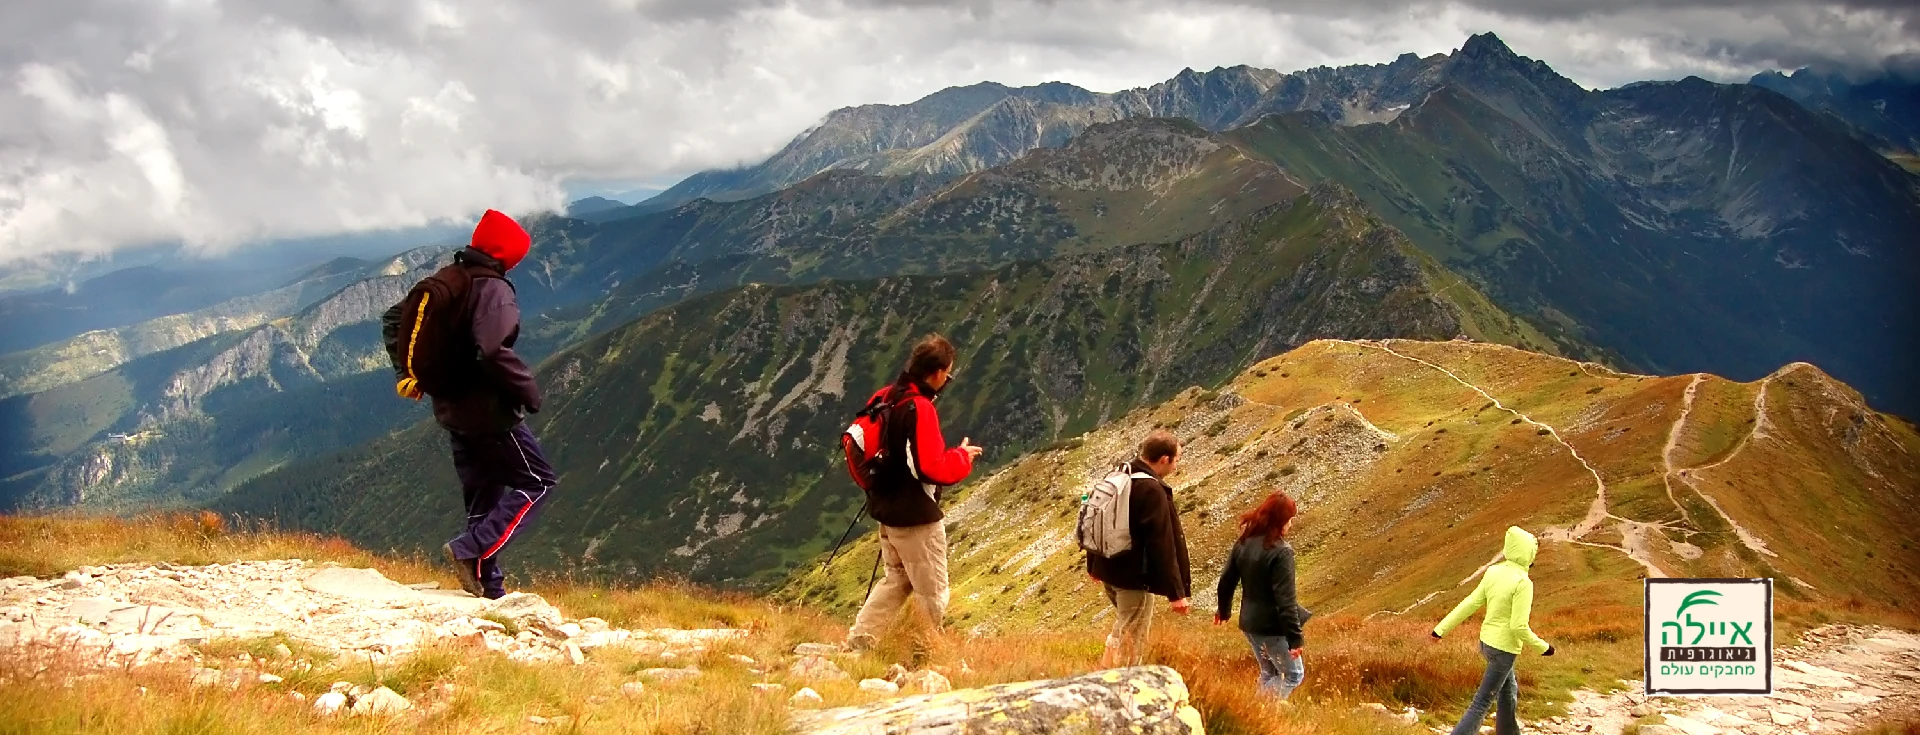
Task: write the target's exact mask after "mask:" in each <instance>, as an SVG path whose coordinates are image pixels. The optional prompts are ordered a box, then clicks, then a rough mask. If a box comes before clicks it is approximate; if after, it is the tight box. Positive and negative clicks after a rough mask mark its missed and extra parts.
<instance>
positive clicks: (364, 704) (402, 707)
mask: <svg viewBox="0 0 1920 735" xmlns="http://www.w3.org/2000/svg"><path fill="white" fill-rule="evenodd" d="M412 707H413V703H412V702H408V701H407V698H406V697H402V696H400V693H399V692H395V691H394V690H392V689H388V688H386V687H380V688H379V689H375V690H373V691H371V692H367V693H366V694H365V695H363V696H359V697H355V698H354V701H353V714H355V715H363V716H364V715H375V716H384V715H396V714H399V713H401V712H405V711H407V710H408V709H410V708H412Z"/></svg>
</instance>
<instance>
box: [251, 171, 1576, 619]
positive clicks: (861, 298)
mask: <svg viewBox="0 0 1920 735" xmlns="http://www.w3.org/2000/svg"><path fill="white" fill-rule="evenodd" d="M1442 275H1444V274H1443V273H1442V272H1441V271H1440V269H1439V268H1438V266H1437V265H1435V264H1433V263H1432V262H1431V261H1430V260H1429V259H1426V258H1425V257H1424V256H1422V255H1421V254H1420V253H1419V252H1418V251H1417V250H1415V249H1414V248H1412V247H1411V245H1410V244H1409V243H1408V242H1407V240H1406V239H1405V238H1404V236H1402V235H1400V234H1399V233H1398V232H1397V231H1394V230H1392V229H1391V228H1388V227H1385V226H1384V225H1383V223H1381V222H1380V221H1379V220H1378V219H1377V218H1375V217H1373V216H1372V215H1371V214H1370V213H1368V212H1367V211H1366V209H1365V207H1364V206H1362V205H1361V204H1360V203H1359V201H1358V200H1357V199H1355V198H1354V197H1353V196H1352V195H1351V194H1350V193H1347V192H1345V191H1344V190H1342V189H1339V188H1338V187H1322V188H1320V189H1316V190H1315V191H1314V192H1313V193H1312V194H1311V195H1302V196H1301V197H1299V198H1297V199H1295V200H1294V201H1292V202H1290V203H1288V204H1286V205H1282V206H1278V207H1274V208H1269V209H1267V210H1263V211H1261V212H1259V213H1255V214H1254V215H1251V216H1250V217H1248V218H1247V219H1245V220H1242V221H1238V222H1230V223H1227V224H1223V225H1219V226H1216V227H1214V228H1212V229H1209V230H1208V231H1206V232H1205V233H1202V234H1199V235H1194V236H1190V237H1187V238H1183V239H1181V240H1178V241H1175V242H1172V243H1169V244H1149V245H1139V246H1130V247H1124V248H1110V249H1106V250H1101V251H1099V252H1094V253H1087V254H1077V255H1066V256H1059V257H1056V258H1053V259H1049V260H1044V261H1038V262H1030V263H1023V264H1018V265H1012V266H1006V267H1003V268H999V269H996V270H991V271H983V272H976V273H970V274H950V275H937V276H914V277H894V278H886V279H880V280H876V281H854V282H834V283H826V284H820V285H815V286H808V287H767V286H749V287H746V288H743V289H738V290H733V291H728V292H723V293H720V294H715V295H711V296H706V297H702V298H697V299H695V300H692V301H689V302H687V303H684V304H681V305H679V306H675V307H672V308H668V309H665V310H662V311H660V312H657V313H655V314H652V315H649V316H647V317H645V318H642V319H641V320H639V321H637V322H635V323H633V324H631V325H629V326H626V327H623V328H621V329H619V330H616V331H615V332H612V333H610V334H608V335H605V336H603V337H599V338H595V339H592V340H589V341H588V342H586V343H584V344H582V345H580V346H578V347H575V348H572V349H569V350H567V351H565V352H562V353H561V354H559V355H556V356H555V357H554V358H553V359H551V360H549V361H548V362H547V363H546V365H545V366H544V367H543V369H542V378H543V380H544V381H545V385H547V386H548V387H549V390H550V391H552V393H553V397H552V398H551V399H550V400H549V408H548V409H547V411H545V412H544V413H543V414H542V415H541V416H540V417H539V420H538V421H536V423H535V431H536V432H537V433H538V434H539V435H540V436H541V437H542V439H543V441H544V442H545V443H546V445H547V447H548V450H549V453H550V455H551V458H552V460H553V461H554V463H555V466H556V468H557V469H558V470H559V471H560V474H561V479H560V488H561V489H560V491H559V493H560V494H559V495H558V496H556V500H555V501H554V504H553V505H552V506H551V508H550V510H549V511H548V512H547V515H546V519H545V520H544V521H543V523H542V526H541V529H540V530H539V531H537V532H536V533H535V534H534V535H533V536H531V537H529V538H528V539H527V540H526V542H525V543H526V546H525V547H524V550H523V551H522V552H520V553H521V554H522V555H523V558H529V557H530V558H531V559H533V560H534V561H535V563H538V564H541V565H544V566H547V567H549V568H559V567H565V568H571V569H578V570H580V571H586V572H591V573H596V574H605V575H612V576H618V577H644V576H649V575H653V574H659V573H663V572H673V573H683V574H687V575H690V576H692V577H694V578H696V579H701V580H707V581H713V582H722V583H731V584H766V583H771V582H773V581H775V580H778V579H780V578H781V576H782V575H783V574H785V573H786V571H787V570H789V569H790V568H791V567H793V566H794V565H796V564H798V563H800V562H802V561H803V560H805V559H808V558H810V557H811V556H812V555H813V554H814V553H816V552H818V551H820V550H821V549H822V548H823V546H824V545H825V544H827V543H829V542H830V541H831V538H832V534H834V533H836V532H837V531H838V530H839V526H840V524H844V523H845V522H846V520H847V519H848V518H849V517H850V516H851V514H852V513H853V512H854V510H855V508H856V506H857V504H858V494H857V493H856V492H852V491H851V489H850V488H849V487H848V486H847V484H846V482H845V481H844V480H842V479H841V477H840V475H841V473H843V472H844V471H843V470H842V469H841V468H839V467H837V466H836V465H835V457H834V454H835V452H837V451H838V450H837V440H836V439H835V437H836V436H837V435H838V433H839V431H840V429H841V428H844V422H845V421H846V420H847V416H848V415H849V413H850V412H851V411H852V410H854V408H855V407H857V405H858V404H859V403H860V402H861V401H863V400H864V399H865V397H866V393H867V391H869V390H871V389H873V388H877V387H878V386H879V385H882V384H884V382H886V381H888V380H890V379H891V378H892V376H893V374H894V372H895V371H896V370H898V368H899V361H900V360H901V359H902V356H901V351H902V350H903V349H905V347H906V345H908V344H910V343H911V341H912V340H913V339H915V338H917V336H918V335H920V334H922V333H924V332H926V331H929V330H941V331H944V332H946V333H948V334H949V335H950V336H952V337H953V338H954V339H955V340H956V341H957V342H958V343H959V344H960V345H962V346H963V349H964V351H965V356H964V358H963V362H962V372H963V374H964V375H965V376H966V377H965V378H964V380H963V382H961V383H960V384H959V385H958V386H957V387H956V388H954V389H952V390H951V391H950V393H949V395H947V396H945V397H943V399H942V402H941V406H942V414H943V417H944V420H945V422H946V425H947V427H948V434H949V435H950V436H951V437H952V438H953V440H955V441H957V440H958V439H959V438H960V437H962V436H971V437H973V438H974V439H975V440H976V441H977V442H980V443H982V444H984V445H985V446H988V447H990V452H991V453H990V454H989V455H988V457H987V460H986V461H988V462H996V461H1004V460H1001V459H999V458H1007V459H1010V458H1012V457H1014V456H1015V455H1017V453H1018V452H1019V451H1021V450H1022V449H1024V448H1026V447H1030V446H1035V445H1037V444H1040V443H1044V442H1047V441H1051V440H1053V439H1055V438H1058V437H1062V436H1072V435H1075V434H1078V433H1080V432H1083V431H1086V430H1088V429H1091V428H1093V427H1095V426H1098V425H1100V424H1101V423H1103V422H1105V421H1107V420H1109V419H1111V418H1113V417H1117V416H1121V415H1124V414H1125V413H1126V412H1128V411H1129V410H1132V409H1133V408H1134V407H1136V406H1140V405H1147V404H1151V403H1154V402H1157V401H1159V400H1161V399H1163V398H1165V397H1166V396H1169V395H1172V394H1173V392H1175V391H1177V390H1179V389H1180V388H1182V387H1184V386H1187V385H1192V384H1196V383H1198V384H1210V383H1214V382H1217V381H1219V380H1223V379H1225V378H1227V377H1229V376H1231V375H1232V374H1233V373H1234V372H1236V371H1237V370H1238V369H1240V368H1241V367H1243V366H1245V365H1248V364H1250V363H1252V362H1253V361H1256V360H1259V359H1262V358H1264V357H1267V356H1269V355H1273V354H1277V353H1279V352H1282V351H1284V350H1286V349H1288V348H1290V347H1292V346H1294V345H1298V344H1301V343H1303V342H1305V341H1307V340H1310V339H1314V338H1317V337H1322V336H1328V335H1348V336H1375V337H1378V336H1393V335H1409V336H1427V337H1446V336H1452V335H1455V334H1459V333H1462V332H1466V333H1472V334H1480V335H1483V336H1485V337H1487V338H1492V339H1501V340H1507V341H1513V342H1516V343H1521V344H1528V345H1533V346H1536V347H1539V348H1546V349H1551V343H1550V342H1548V341H1547V340H1546V338H1545V337H1544V336H1541V335H1539V334H1538V333H1537V332H1531V331H1529V330H1527V329H1526V328H1525V326H1524V324H1523V323H1519V322H1515V321H1511V320H1510V319H1507V318H1503V315H1500V314H1498V313H1497V312H1496V311H1494V310H1492V309H1491V307H1490V306H1489V305H1488V304H1487V302H1486V301H1485V300H1484V298H1483V297H1479V296H1478V295H1477V294H1475V293H1474V292H1473V291H1472V289H1471V287H1470V286H1468V285H1466V284H1465V283H1464V282H1462V281H1459V280H1457V279H1453V280H1448V281H1441V280H1438V277H1439V276H1442ZM444 445H445V439H444V437H443V436H442V433H441V432H440V431H439V429H437V428H436V427H432V426H420V427H416V428H414V429H410V430H408V431H407V432H405V433H404V434H402V435H400V436H397V437H394V438H393V439H391V440H388V441H383V442H381V443H379V444H378V445H377V446H368V447H365V448H362V449H358V450H354V451H350V452H345V453H340V454H336V455H332V456H327V457H322V458H319V459H316V460H313V461H309V462H304V463H300V464H297V465H292V466H289V467H287V468H284V469H282V470H280V471H277V472H274V473H272V474H269V475H267V476H265V477H262V478H260V479H258V480H256V481H253V482H251V483H249V484H247V485H245V486H243V487H242V488H240V489H238V490H236V491H235V492H234V493H233V494H231V495H230V496H228V497H227V498H225V499H223V500H221V501H219V502H218V503H216V505H215V507H217V508H220V509H222V510H227V511H233V512H239V513H243V514H246V515H250V516H254V517H261V518H272V519H277V520H278V521H279V522H281V523H283V524H288V525H292V526H295V527H302V528H326V529H328V530H329V531H330V532H340V533H344V534H346V535H348V536H349V537H352V538H354V539H357V540H359V541H361V542H363V543H367V544H370V545H373V546H376V547H397V548H405V549H416V548H424V547H428V546H430V545H431V544H433V543H437V539H439V538H440V536H441V535H443V534H445V533H447V532H448V531H449V530H450V529H452V528H453V527H454V523H455V521H456V520H457V519H456V518H455V515H456V514H454V513H452V511H453V509H454V505H455V503H454V500H453V498H454V497H455V495H454V489H455V487H456V485H455V483H454V481H453V478H452V473H451V470H450V468H449V466H448V461H447V459H446V457H445V452H446V450H445V446H444Z"/></svg>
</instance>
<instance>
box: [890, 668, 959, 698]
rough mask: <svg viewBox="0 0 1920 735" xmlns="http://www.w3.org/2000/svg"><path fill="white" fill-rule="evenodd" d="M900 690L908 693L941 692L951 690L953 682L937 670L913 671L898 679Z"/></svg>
mask: <svg viewBox="0 0 1920 735" xmlns="http://www.w3.org/2000/svg"><path fill="white" fill-rule="evenodd" d="M899 683H900V690H901V691H904V692H906V693H908V694H942V693H945V692H951V691H953V682H951V681H948V680H947V677H945V676H943V675H941V674H940V672H938V671H931V670H922V671H915V672H913V673H911V674H908V675H906V676H904V677H901V679H900V682H899Z"/></svg>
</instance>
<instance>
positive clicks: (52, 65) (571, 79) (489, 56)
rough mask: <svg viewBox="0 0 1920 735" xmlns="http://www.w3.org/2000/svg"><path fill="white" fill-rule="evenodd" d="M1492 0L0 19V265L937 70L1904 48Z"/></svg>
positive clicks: (224, 9) (1080, 71) (257, 235)
mask: <svg viewBox="0 0 1920 735" xmlns="http://www.w3.org/2000/svg"><path fill="white" fill-rule="evenodd" d="M1512 1H1513V0H1479V1H1478V2H1475V3H1470V4H1437V5H1423V6H1415V7H1413V8H1402V7H1392V6H1388V5H1387V4H1384V3H1382V4H1381V5H1380V6H1379V7H1374V3H1375V2H1379V0H1355V1H1353V2H1332V1H1331V0H1321V1H1319V2H1307V3H1302V4H1294V5H1290V6H1289V7H1291V8H1293V9H1292V10H1291V11H1289V12H1286V13H1282V12H1276V11H1274V10H1271V9H1269V8H1267V7H1264V6H1262V5H1259V4H1252V3H1234V2H1224V1H1222V2H1191V3H1165V2H1146V1H1144V0H1030V1H1019V2H984V1H975V2H963V3H957V4H956V3H935V2H911V1H907V2H888V1H884V0H847V1H845V2H831V3H808V4H790V3H782V2H770V1H763V0H731V1H728V0H707V1H699V0H666V1H660V2H646V1H643V0H602V1H596V2H577V3H548V4H540V3H533V2H529V1H520V0H471V1H469V2H451V1H450V0H291V1H287V2H272V3H268V2H263V1H261V0H231V1H226V2H220V1H216V0H194V1H182V2H131V1H129V0H62V1H61V2H49V3H33V2H28V3H9V4H8V6H7V8H6V9H4V10H0V49H4V50H0V263H4V262H6V261H8V260H13V259H18V258H22V257H30V256H37V255H44V254H49V253H56V252H101V251H106V250H111V249H113V248H116V247H121V246H125V245H129V244H137V243H146V242H155V241H170V240H182V241H186V242H188V243H189V244H191V245H193V246H195V247H198V248H201V249H206V250H218V249H221V248H226V247H230V246H233V245H236V244H239V243H244V242H249V241H256V240H259V239H263V238H268V237H283V236H296V235H310V234H323V233H328V232H336V231H341V230H350V229H367V228H378V227H394V226H408V225H418V224H423V223H427V222H429V221H435V220H442V219H447V218H464V217H468V216H470V215H471V214H472V213H473V212H475V211H478V210H479V209H481V208H484V207H497V208H503V209H508V210H519V211H525V210H531V209H535V208H543V207H553V206H557V205H559V204H561V203H562V200H563V199H564V195H563V191H564V190H565V188H566V185H568V184H569V182H580V181H609V182H661V181H665V180H670V179H671V178H672V177H674V176H677V175H684V174H686V173H690V172H692V171H695V170H698V169H701V168H706V167H712V166H719V165H729V164H734V163H740V162H744V161H751V160H757V159H758V158H760V157H762V156H764V155H766V154H767V153H769V152H771V151H772V150H774V149H775V148H777V147H779V146H780V145H782V144H784V143H785V142H786V141H787V140H788V139H790V138H791V137H792V136H793V135H794V134H795V133H797V132H799V131H801V130H803V129H805V128H806V127H807V126H808V125H810V124H812V123H813V122H815V121H817V120H818V119H819V118H820V117H821V116H822V115H824V114H825V113H826V112H827V111H829V110H831V109H833V108H836V107H840V106H845V105H852V104H862V103H869V102H888V103H902V102H908V101H911V100H913V99H916V98H918V97H920V96H922V95H925V94H927V93H929V92H933V91H935V90H938V89H940V88H942V87H945V86H950V85H957V84H970V83H973V82H977V81H983V80H992V81H999V82H1003V83H1007V84H1015V85H1018V84H1034V83H1038V82H1043V81H1050V80H1059V81H1066V82H1071V83H1075V84H1079V85H1081V86H1084V87H1087V88H1090V89H1095V90H1099V91H1110V90H1114V89H1119V88H1123V87H1129V86H1139V85H1145V84H1151V83H1154V82H1157V81H1160V80H1163V79H1166V78H1168V77H1170V76H1172V75H1173V74H1174V73H1175V72H1177V71H1178V70H1179V69H1180V68H1182V67H1187V66H1191V67H1195V68H1200V69H1206V68H1211V67H1213V66H1217V65H1233V64H1241V63H1246V64H1254V65H1258V66H1265V67H1268V68H1274V69H1279V70H1282V71H1288V70H1294V69H1299V68H1304V67H1308V66H1314V65H1320V64H1347V63H1375V62H1384V61H1388V60H1391V59H1392V58H1393V57H1394V56H1396V55H1398V54H1399V53H1401V52H1407V51H1411V52H1415V53H1419V54H1423V55H1424V54H1431V53H1440V52H1446V51H1449V50H1451V49H1453V48H1455V47H1457V46H1458V45H1459V44H1460V43H1461V42H1462V41H1463V40H1464V39H1465V37H1466V36H1467V35H1468V34H1470V33H1474V32H1479V31H1484V30H1494V31H1496V32H1498V33H1500V34H1501V36H1502V37H1503V38H1504V39H1506V40H1507V42H1508V43H1509V44H1510V45H1512V46H1513V47H1514V48H1515V49H1516V50H1517V51H1519V52H1520V53H1522V54H1526V55H1530V56H1534V57H1536V58H1541V59H1543V60H1545V61H1547V62H1549V63H1551V64H1553V65H1554V66H1555V68H1557V69H1559V70H1561V72H1562V73H1565V74H1567V75H1569V76H1571V77H1573V78H1574V79H1575V80H1577V81H1580V82H1582V83H1584V84H1588V85H1590V86H1613V85H1617V84H1621V83H1624V82H1628V81H1633V80H1636V79H1643V78H1676V77H1679V76H1684V75H1686V74H1700V75H1703V76H1709V77H1711V78H1717V79H1723V80H1736V79H1741V78H1744V77H1745V76H1746V75H1747V74H1751V73H1752V72H1754V71H1756V70H1758V69H1760V68H1766V67H1771V66H1793V65H1798V64H1801V63H1805V62H1807V61H1811V60H1815V59H1834V60H1838V61H1842V62H1853V63H1867V62H1872V61H1876V60H1878V59H1880V58H1882V57H1884V56H1887V55H1889V54H1896V53H1914V52H1917V51H1920V42H1916V29H1914V28H1911V27H1910V26H1909V21H1910V19H1911V15H1912V12H1911V11H1909V10H1901V9H1900V6H1890V9H1873V8H1865V9H1859V8H1848V7H1840V6H1827V5H1811V4H1793V3H1784V2H1779V3H1773V4H1764V3H1763V4H1762V5H1760V6H1758V7H1754V6H1750V5H1749V6H1741V5H1737V4H1724V3H1717V2H1713V1H1712V0H1705V4H1697V5H1686V6H1674V7H1670V6H1669V5H1668V4H1653V3H1649V4H1646V5H1640V4H1633V3H1629V4H1615V5H1609V6H1605V7H1601V8H1596V7H1594V6H1592V5H1590V4H1587V3H1564V4H1550V5H1546V6H1537V5H1515V6H1513V7H1506V6H1505V5H1503V4H1502V3H1506V2H1512Z"/></svg>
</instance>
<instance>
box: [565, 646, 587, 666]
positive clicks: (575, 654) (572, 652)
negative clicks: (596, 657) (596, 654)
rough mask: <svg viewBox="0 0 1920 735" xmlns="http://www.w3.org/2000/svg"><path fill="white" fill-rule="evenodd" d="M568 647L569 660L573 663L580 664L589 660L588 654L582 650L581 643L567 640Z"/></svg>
mask: <svg viewBox="0 0 1920 735" xmlns="http://www.w3.org/2000/svg"><path fill="white" fill-rule="evenodd" d="M566 649H567V660H568V661H572V662H573V665H575V666H579V665H581V664H584V663H586V662H587V654H586V653H585V652H583V651H581V650H580V644H578V643H574V642H573V641H567V643H566Z"/></svg>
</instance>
